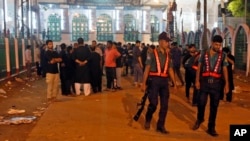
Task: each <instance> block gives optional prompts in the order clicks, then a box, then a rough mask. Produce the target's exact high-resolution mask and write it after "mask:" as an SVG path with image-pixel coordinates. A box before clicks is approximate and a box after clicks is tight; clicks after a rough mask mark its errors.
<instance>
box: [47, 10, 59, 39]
mask: <svg viewBox="0 0 250 141" xmlns="http://www.w3.org/2000/svg"><path fill="white" fill-rule="evenodd" d="M47 39H50V40H53V41H61V16H60V15H58V14H50V15H49V17H48V27H47Z"/></svg>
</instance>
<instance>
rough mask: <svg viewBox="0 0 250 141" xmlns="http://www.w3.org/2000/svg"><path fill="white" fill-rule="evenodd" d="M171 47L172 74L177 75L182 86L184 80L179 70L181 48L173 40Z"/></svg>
mask: <svg viewBox="0 0 250 141" xmlns="http://www.w3.org/2000/svg"><path fill="white" fill-rule="evenodd" d="M171 46H172V48H171V50H170V53H171V56H172V58H173V68H174V74H176V75H177V77H178V78H179V80H180V81H181V85H182V86H184V81H183V78H182V74H181V71H180V68H181V55H182V54H181V50H180V48H179V47H178V46H177V42H173V43H172V44H171Z"/></svg>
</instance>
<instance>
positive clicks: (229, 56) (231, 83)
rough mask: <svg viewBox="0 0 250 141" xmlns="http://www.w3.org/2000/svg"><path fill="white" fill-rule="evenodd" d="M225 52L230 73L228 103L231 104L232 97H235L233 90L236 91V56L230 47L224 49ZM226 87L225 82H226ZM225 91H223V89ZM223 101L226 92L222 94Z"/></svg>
mask: <svg viewBox="0 0 250 141" xmlns="http://www.w3.org/2000/svg"><path fill="white" fill-rule="evenodd" d="M222 51H223V52H225V53H226V54H227V57H226V58H227V61H228V66H227V71H228V84H229V92H228V93H227V94H226V101H228V102H231V101H232V95H233V92H232V91H233V90H234V81H233V69H232V67H233V65H234V62H235V58H234V56H233V55H232V54H231V52H230V49H229V48H228V47H224V48H223V49H222ZM224 87H225V82H224ZM222 90H223V89H222ZM220 98H221V100H223V98H224V92H223V91H222V92H221V97H220Z"/></svg>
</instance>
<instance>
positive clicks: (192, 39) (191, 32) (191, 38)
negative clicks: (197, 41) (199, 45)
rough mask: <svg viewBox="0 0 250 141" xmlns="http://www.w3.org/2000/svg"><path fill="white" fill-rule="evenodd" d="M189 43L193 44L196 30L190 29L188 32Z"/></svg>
mask: <svg viewBox="0 0 250 141" xmlns="http://www.w3.org/2000/svg"><path fill="white" fill-rule="evenodd" d="M187 43H188V44H193V43H194V32H193V31H190V32H189V33H188V39H187Z"/></svg>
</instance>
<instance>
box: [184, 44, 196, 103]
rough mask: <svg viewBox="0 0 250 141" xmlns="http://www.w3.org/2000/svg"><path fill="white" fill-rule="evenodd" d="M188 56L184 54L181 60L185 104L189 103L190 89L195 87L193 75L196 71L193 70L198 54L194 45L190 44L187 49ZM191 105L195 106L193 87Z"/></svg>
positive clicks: (194, 90)
mask: <svg viewBox="0 0 250 141" xmlns="http://www.w3.org/2000/svg"><path fill="white" fill-rule="evenodd" d="M188 50H189V51H188V54H186V55H185V56H184V58H183V67H184V69H185V82H186V85H185V86H186V87H185V92H186V98H187V102H189V101H190V95H189V94H190V87H191V86H192V85H195V75H196V69H195V68H194V65H195V61H196V58H197V57H198V52H197V51H196V48H195V44H190V45H189V48H188ZM192 105H193V106H195V105H197V89H196V87H195V86H194V89H193V100H192Z"/></svg>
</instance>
